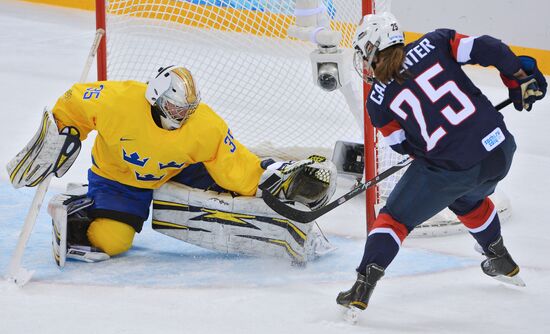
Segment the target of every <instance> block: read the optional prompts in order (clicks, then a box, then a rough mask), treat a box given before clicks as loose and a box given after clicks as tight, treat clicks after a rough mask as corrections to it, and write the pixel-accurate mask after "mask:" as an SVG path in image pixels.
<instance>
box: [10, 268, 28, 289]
mask: <svg viewBox="0 0 550 334" xmlns="http://www.w3.org/2000/svg"><path fill="white" fill-rule="evenodd" d="M33 274H34V270H27V269H25V268H23V267H19V268H16V269H14V270H11V272H10V273H8V275H6V280H7V281H8V282H10V283H13V284H15V285H17V286H19V287H22V286H24V285H25V284H27V283H28V282H29V281H30V280H31V278H32V275H33Z"/></svg>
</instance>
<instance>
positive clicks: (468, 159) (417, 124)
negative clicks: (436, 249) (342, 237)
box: [337, 13, 547, 311]
mask: <svg viewBox="0 0 550 334" xmlns="http://www.w3.org/2000/svg"><path fill="white" fill-rule="evenodd" d="M354 48H355V50H356V53H355V59H354V63H355V67H356V69H358V71H359V72H360V75H361V76H362V77H363V79H365V80H366V81H368V82H370V83H372V89H371V91H370V94H369V96H368V100H367V109H368V114H369V117H370V120H371V123H372V124H373V125H374V126H375V127H376V128H377V129H378V130H379V131H380V132H381V133H382V135H383V136H384V139H385V141H386V142H387V144H389V145H390V146H391V148H392V149H393V150H395V151H397V152H398V153H401V154H408V155H410V156H412V157H413V158H414V161H413V163H412V164H411V166H410V167H409V168H408V170H407V171H406V172H405V174H404V175H403V177H402V178H401V179H400V181H399V182H398V183H397V185H396V186H395V188H394V190H393V191H392V193H391V194H390V196H389V198H388V200H387V202H386V205H385V206H384V207H383V208H382V209H381V211H380V214H379V215H378V217H377V219H376V220H375V222H374V224H373V227H372V229H371V230H370V233H369V235H368V237H367V241H366V244H365V251H364V255H363V259H362V261H361V263H360V265H359V267H358V268H357V281H356V282H355V284H354V285H353V286H352V287H351V289H350V290H348V291H344V292H341V293H340V294H339V295H338V297H337V303H338V304H340V305H342V306H345V307H347V308H348V309H350V310H352V311H353V310H357V309H360V310H364V309H365V308H366V307H367V305H368V303H369V299H370V297H371V294H372V292H373V289H374V287H375V286H376V283H377V281H378V280H379V279H380V278H381V277H382V276H383V275H384V271H385V269H386V268H387V267H388V266H389V265H390V263H391V262H392V260H393V259H394V257H395V256H396V255H397V253H398V251H399V248H400V246H401V243H402V242H403V240H404V239H405V238H406V237H407V235H408V234H409V233H410V232H411V231H412V230H413V229H414V227H415V226H417V225H419V224H421V223H422V222H424V221H426V220H428V219H429V218H430V217H432V216H434V215H435V214H437V213H438V212H439V211H441V210H443V209H444V208H446V207H448V208H449V209H450V210H452V211H453V212H454V213H455V214H456V215H457V216H458V219H459V220H460V221H461V222H462V223H463V224H464V225H465V226H466V228H467V229H468V230H469V232H470V234H471V235H472V236H473V237H474V239H475V240H476V241H477V243H478V244H479V245H480V246H481V249H482V250H483V253H484V255H485V256H486V260H484V261H483V262H482V263H481V269H482V270H483V272H484V273H485V274H487V275H489V276H491V277H495V278H497V279H500V280H507V281H509V282H511V283H514V284H517V285H523V281H521V279H520V278H519V277H518V276H517V274H518V272H519V267H518V265H517V264H516V263H515V262H514V260H513V259H512V257H511V256H510V254H509V252H508V251H507V249H506V248H505V247H504V244H503V239H502V236H501V233H500V222H499V218H498V214H497V211H496V209H495V206H494V204H493V203H492V202H491V200H490V199H489V197H488V196H489V195H490V194H492V193H493V191H494V190H495V187H496V185H497V184H498V182H499V181H501V180H502V179H503V178H504V177H505V176H506V174H507V173H508V170H509V169H510V165H511V163H512V158H513V155H514V151H515V150H516V144H515V142H514V137H513V136H512V134H511V133H510V132H509V131H508V129H507V127H506V124H505V123H504V120H503V116H502V115H501V114H500V113H499V112H497V110H496V109H495V108H494V107H493V106H492V104H491V102H490V101H489V100H488V99H487V97H486V96H485V95H483V94H482V92H481V91H480V90H479V88H477V87H476V86H475V85H474V83H473V82H472V81H471V80H470V79H469V78H468V76H467V75H466V74H465V73H464V72H463V70H462V68H461V66H462V65H465V64H479V65H481V66H494V67H496V68H497V69H498V70H499V71H500V74H501V77H502V79H503V81H504V83H505V85H506V86H507V87H508V89H509V95H510V99H511V100H512V102H513V104H514V107H515V108H516V109H517V110H522V109H526V110H531V108H532V105H533V103H534V102H535V101H537V100H539V99H542V98H543V97H544V95H545V94H546V87H547V83H546V80H545V78H544V76H543V75H542V74H541V72H540V71H539V70H538V68H537V63H536V61H535V59H533V58H531V57H526V56H519V57H518V56H516V55H514V53H513V52H512V51H511V50H510V49H509V47H508V46H506V45H505V44H503V43H502V42H501V41H500V40H497V39H495V38H493V37H490V36H479V37H476V36H465V35H461V34H459V33H457V32H455V31H454V30H449V29H438V30H435V31H433V32H430V33H428V34H426V35H424V36H422V37H421V38H419V39H418V40H417V41H415V42H413V43H410V44H408V45H406V46H405V45H404V38H403V33H402V30H401V27H400V25H399V23H398V22H397V20H396V19H395V17H394V16H393V15H391V14H389V13H383V14H376V15H367V16H365V17H364V18H363V19H362V21H361V23H360V25H359V27H358V29H357V34H356V37H355V40H354Z"/></svg>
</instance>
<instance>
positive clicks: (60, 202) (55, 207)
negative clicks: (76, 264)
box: [48, 185, 109, 268]
mask: <svg viewBox="0 0 550 334" xmlns="http://www.w3.org/2000/svg"><path fill="white" fill-rule="evenodd" d="M86 191H87V187H85V186H81V185H80V186H77V187H75V186H72V185H69V186H68V187H67V192H66V193H65V194H58V195H56V196H54V197H53V198H52V199H51V200H50V202H49V204H48V213H49V214H50V216H51V217H52V250H53V256H54V260H55V263H56V264H57V265H58V266H59V267H60V268H63V267H64V266H65V261H66V259H67V258H72V259H76V260H80V261H85V262H97V261H103V260H107V259H109V256H108V255H107V254H105V253H103V252H102V251H101V250H99V249H97V248H95V247H92V246H91V245H90V243H89V241H88V238H87V237H86V231H87V229H88V227H89V225H90V223H91V221H92V220H91V219H90V218H89V217H88V215H87V209H88V208H89V207H90V206H91V205H92V204H93V201H92V200H91V199H90V198H88V197H86Z"/></svg>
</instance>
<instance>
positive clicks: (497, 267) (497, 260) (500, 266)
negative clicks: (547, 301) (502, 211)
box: [481, 236, 525, 287]
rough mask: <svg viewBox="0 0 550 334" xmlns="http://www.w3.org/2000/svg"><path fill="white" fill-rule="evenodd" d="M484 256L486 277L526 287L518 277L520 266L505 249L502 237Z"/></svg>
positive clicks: (483, 266)
mask: <svg viewBox="0 0 550 334" xmlns="http://www.w3.org/2000/svg"><path fill="white" fill-rule="evenodd" d="M484 255H485V256H486V257H487V259H486V260H484V261H483V262H481V270H483V272H484V273H485V274H486V275H488V276H491V277H492V278H494V279H496V280H498V281H501V282H503V283H507V284H513V285H516V286H521V287H524V286H525V282H524V281H523V279H521V277H520V276H519V275H518V273H519V266H518V265H517V264H516V263H515V262H514V260H513V259H512V256H510V253H508V250H507V249H506V247H504V242H503V240H502V236H501V237H499V238H498V239H497V240H496V241H495V242H493V243H492V244H490V245H489V252H485V254H484Z"/></svg>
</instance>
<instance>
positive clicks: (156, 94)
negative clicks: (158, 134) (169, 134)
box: [145, 65, 201, 130]
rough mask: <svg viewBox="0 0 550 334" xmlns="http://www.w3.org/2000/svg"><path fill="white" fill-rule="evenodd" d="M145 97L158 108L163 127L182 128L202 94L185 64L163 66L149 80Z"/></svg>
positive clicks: (169, 128) (170, 128)
mask: <svg viewBox="0 0 550 334" xmlns="http://www.w3.org/2000/svg"><path fill="white" fill-rule="evenodd" d="M145 98H146V99H147V101H149V103H150V104H151V105H152V106H155V107H157V108H158V110H159V112H160V116H161V117H160V120H161V123H162V127H163V128H164V129H167V130H175V129H178V128H180V127H181V126H182V125H183V123H185V121H186V120H187V119H188V118H189V117H190V116H191V114H193V112H195V110H196V109H197V107H198V106H199V103H200V100H201V98H200V94H199V89H198V88H197V84H196V82H195V79H193V76H192V75H191V72H190V71H189V70H188V69H186V68H185V67H183V66H173V65H171V66H168V67H161V68H160V69H159V70H158V73H157V74H156V75H155V76H154V77H153V78H151V80H149V82H148V84H147V90H146V91H145Z"/></svg>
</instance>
